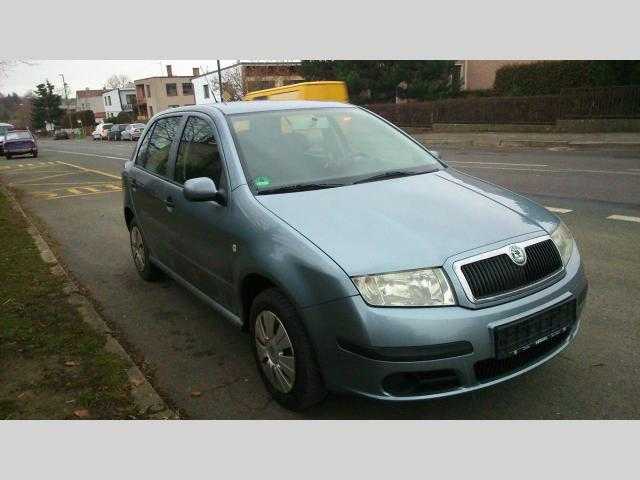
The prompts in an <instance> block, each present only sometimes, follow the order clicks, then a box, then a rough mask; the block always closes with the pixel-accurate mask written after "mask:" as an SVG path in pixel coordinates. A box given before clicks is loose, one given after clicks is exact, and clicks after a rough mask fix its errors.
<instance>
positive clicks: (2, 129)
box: [0, 125, 10, 136]
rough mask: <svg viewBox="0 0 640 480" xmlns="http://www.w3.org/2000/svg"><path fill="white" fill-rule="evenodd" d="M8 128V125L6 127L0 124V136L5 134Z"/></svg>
mask: <svg viewBox="0 0 640 480" xmlns="http://www.w3.org/2000/svg"><path fill="white" fill-rule="evenodd" d="M9 128H10V127H8V126H6V125H0V136H2V135H6V134H7V132H8V131H9Z"/></svg>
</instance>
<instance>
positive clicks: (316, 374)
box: [250, 288, 327, 411]
mask: <svg viewBox="0 0 640 480" xmlns="http://www.w3.org/2000/svg"><path fill="white" fill-rule="evenodd" d="M250 318H251V325H250V327H251V338H252V342H253V347H254V348H253V350H254V355H255V359H256V364H257V366H258V370H259V372H260V376H261V377H262V381H263V382H264V384H265V386H266V388H267V390H268V391H269V393H270V394H271V396H272V397H273V398H274V399H275V400H276V401H277V402H278V403H279V404H280V405H282V406H283V407H285V408H288V409H289V410H294V411H300V410H304V409H306V408H309V407H311V406H313V405H315V404H317V403H320V402H322V400H324V398H325V397H326V395H327V390H326V388H325V386H324V382H323V380H322V376H321V374H320V369H319V368H318V365H317V363H316V360H315V356H314V353H313V348H312V346H311V342H310V341H309V338H308V337H307V334H306V332H305V330H304V328H303V326H302V322H301V320H300V317H299V316H298V313H297V312H296V309H295V307H294V306H293V304H292V303H291V302H290V301H289V300H288V299H287V297H286V296H285V295H284V294H283V293H282V292H281V291H280V290H278V289H275V288H272V289H268V290H265V291H264V292H262V293H260V294H259V295H258V296H257V297H256V298H255V300H254V301H253V304H252V306H251V315H250Z"/></svg>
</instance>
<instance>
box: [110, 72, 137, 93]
mask: <svg viewBox="0 0 640 480" xmlns="http://www.w3.org/2000/svg"><path fill="white" fill-rule="evenodd" d="M131 83H132V82H131V79H130V78H129V77H127V76H126V75H122V74H115V75H111V76H110V77H109V78H108V79H107V81H106V83H105V84H104V88H105V90H113V89H115V88H126V87H129V86H131Z"/></svg>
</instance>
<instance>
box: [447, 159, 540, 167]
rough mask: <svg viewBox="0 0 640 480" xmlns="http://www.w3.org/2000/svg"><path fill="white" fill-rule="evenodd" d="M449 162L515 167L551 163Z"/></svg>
mask: <svg viewBox="0 0 640 480" xmlns="http://www.w3.org/2000/svg"><path fill="white" fill-rule="evenodd" d="M449 163H463V164H465V165H466V164H468V165H507V166H513V167H548V166H549V165H544V164H537V163H510V162H461V161H459V160H450V161H449Z"/></svg>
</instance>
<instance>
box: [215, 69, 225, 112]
mask: <svg viewBox="0 0 640 480" xmlns="http://www.w3.org/2000/svg"><path fill="white" fill-rule="evenodd" d="M216 62H218V85H219V86H220V101H221V102H224V94H223V93H222V72H221V71H220V60H216Z"/></svg>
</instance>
